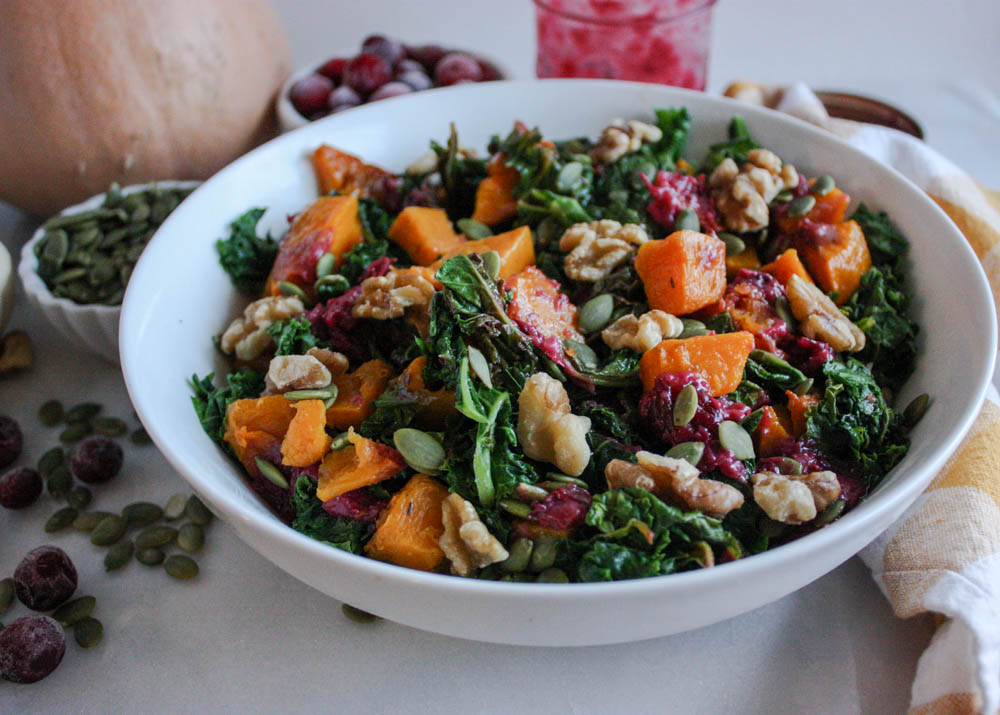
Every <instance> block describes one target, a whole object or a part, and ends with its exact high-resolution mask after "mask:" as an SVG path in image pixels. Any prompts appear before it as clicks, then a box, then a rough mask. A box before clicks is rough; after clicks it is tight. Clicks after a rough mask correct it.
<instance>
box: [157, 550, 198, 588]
mask: <svg viewBox="0 0 1000 715" xmlns="http://www.w3.org/2000/svg"><path fill="white" fill-rule="evenodd" d="M163 568H164V569H165V570H166V572H167V573H168V574H170V575H171V576H173V577H174V578H176V579H180V580H182V581H183V580H187V579H191V578H194V577H195V576H197V575H198V564H197V563H195V561H194V559H192V558H189V557H187V556H181V555H180V554H174V555H173V556H168V557H167V560H166V561H164V562H163Z"/></svg>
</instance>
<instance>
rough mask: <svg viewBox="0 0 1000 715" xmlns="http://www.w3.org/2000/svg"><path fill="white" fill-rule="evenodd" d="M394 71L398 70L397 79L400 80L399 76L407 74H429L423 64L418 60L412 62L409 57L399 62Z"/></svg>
mask: <svg viewBox="0 0 1000 715" xmlns="http://www.w3.org/2000/svg"><path fill="white" fill-rule="evenodd" d="M394 69H395V70H396V78H397V79H398V78H399V75H401V74H404V73H406V72H420V73H421V74H427V70H425V69H424V66H423V65H422V64H421V63H419V62H417V61H416V60H411V59H410V58H408V57H407V58H404V59H401V60H400V61H399V62H397V63H396V66H395V67H394Z"/></svg>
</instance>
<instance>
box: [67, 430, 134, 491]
mask: <svg viewBox="0 0 1000 715" xmlns="http://www.w3.org/2000/svg"><path fill="white" fill-rule="evenodd" d="M123 458H124V455H123V453H122V448H121V446H120V445H119V444H118V443H117V442H115V441H114V440H111V439H108V438H107V437H88V438H87V439H85V440H83V441H82V442H80V443H79V444H77V445H76V447H74V448H73V452H72V454H71V455H70V459H69V463H70V469H71V470H72V472H73V476H74V477H76V478H77V479H79V480H80V481H81V482H86V483H87V484H101V483H102V482H106V481H108V480H109V479H112V478H113V477H114V476H115V475H116V474H118V472H119V470H120V469H121V468H122V459H123Z"/></svg>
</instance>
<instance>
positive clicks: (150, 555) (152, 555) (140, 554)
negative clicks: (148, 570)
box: [135, 547, 167, 566]
mask: <svg viewBox="0 0 1000 715" xmlns="http://www.w3.org/2000/svg"><path fill="white" fill-rule="evenodd" d="M166 558H167V555H166V554H165V553H163V550H162V549H157V548H156V547H151V548H148V549H139V550H138V551H136V552H135V560H136V561H138V562H139V563H140V564H142V565H143V566H159V565H160V564H162V563H163V560H164V559H166Z"/></svg>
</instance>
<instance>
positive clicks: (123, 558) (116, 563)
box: [104, 539, 135, 571]
mask: <svg viewBox="0 0 1000 715" xmlns="http://www.w3.org/2000/svg"><path fill="white" fill-rule="evenodd" d="M134 551H135V544H133V543H132V541H131V540H130V539H124V540H123V541H119V542H118V543H117V544H114V545H113V546H112V547H111V548H109V549H108V552H107V553H106V554H104V570H105V571H117V570H118V569H120V568H121V567H122V566H124V565H125V564H127V563H128V562H129V559H131V558H132V553H133V552H134Z"/></svg>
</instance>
